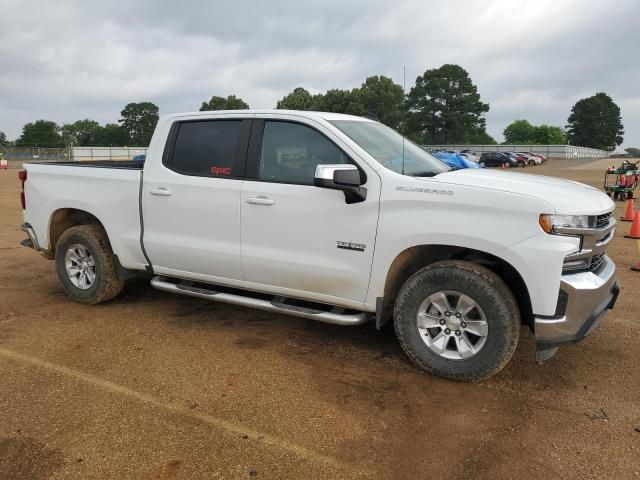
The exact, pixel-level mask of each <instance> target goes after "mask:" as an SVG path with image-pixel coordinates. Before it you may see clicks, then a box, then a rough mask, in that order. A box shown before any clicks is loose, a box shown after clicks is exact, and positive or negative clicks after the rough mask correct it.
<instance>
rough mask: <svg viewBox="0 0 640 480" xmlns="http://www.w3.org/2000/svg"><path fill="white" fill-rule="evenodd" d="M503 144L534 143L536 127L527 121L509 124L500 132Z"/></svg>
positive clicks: (516, 121)
mask: <svg viewBox="0 0 640 480" xmlns="http://www.w3.org/2000/svg"><path fill="white" fill-rule="evenodd" d="M502 134H503V135H504V143H511V144H516V143H536V142H535V140H534V139H535V137H536V127H534V126H533V125H531V124H530V123H529V122H528V121H527V120H515V121H514V122H511V123H510V124H509V125H507V127H506V128H505V129H504V131H503V132H502Z"/></svg>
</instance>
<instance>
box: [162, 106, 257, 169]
mask: <svg viewBox="0 0 640 480" xmlns="http://www.w3.org/2000/svg"><path fill="white" fill-rule="evenodd" d="M224 121H227V122H228V121H239V122H241V123H242V125H241V127H240V135H239V137H238V145H237V147H236V158H235V159H234V161H233V167H232V171H233V172H234V173H235V174H234V175H198V174H195V173H185V172H180V171H178V170H176V169H175V168H173V165H172V164H173V154H174V151H175V148H176V140H177V138H178V132H179V131H180V126H181V125H182V124H183V123H199V122H224ZM253 121H254V120H253V118H252V117H217V118H194V119H188V120H176V121H175V122H173V124H172V125H171V129H170V130H169V135H168V136H167V141H166V143H165V147H164V151H163V153H162V165H163V166H164V167H165V168H167V169H169V170H171V171H172V172H174V173H176V174H178V175H184V176H186V177H199V178H221V179H225V180H244V179H245V178H246V177H245V171H246V168H247V153H248V150H249V137H250V135H251V130H252V124H253Z"/></svg>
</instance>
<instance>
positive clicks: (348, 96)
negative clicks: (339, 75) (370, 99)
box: [312, 88, 364, 115]
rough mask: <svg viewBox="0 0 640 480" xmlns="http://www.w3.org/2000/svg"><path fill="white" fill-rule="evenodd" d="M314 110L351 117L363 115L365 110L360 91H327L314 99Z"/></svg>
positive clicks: (355, 89)
mask: <svg viewBox="0 0 640 480" xmlns="http://www.w3.org/2000/svg"><path fill="white" fill-rule="evenodd" d="M312 105H313V109H314V110H318V111H321V112H333V113H347V114H349V115H363V113H364V109H363V106H362V102H361V101H360V91H359V90H358V89H357V88H354V89H353V90H339V89H333V90H327V92H326V93H325V94H323V95H316V96H314V97H313V103H312Z"/></svg>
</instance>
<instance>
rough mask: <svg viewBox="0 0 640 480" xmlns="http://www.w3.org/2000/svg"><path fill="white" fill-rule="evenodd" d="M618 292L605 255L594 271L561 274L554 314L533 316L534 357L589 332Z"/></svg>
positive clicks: (613, 270)
mask: <svg viewBox="0 0 640 480" xmlns="http://www.w3.org/2000/svg"><path fill="white" fill-rule="evenodd" d="M619 292H620V287H619V286H618V282H617V281H616V266H615V264H614V263H613V262H612V261H611V259H610V258H609V257H607V256H605V257H604V261H603V262H602V265H601V266H600V267H599V268H598V271H597V272H581V273H573V274H569V275H563V276H562V279H561V282H560V295H559V297H558V308H557V309H556V314H555V315H553V316H550V317H547V316H542V315H537V316H535V326H534V329H535V330H534V331H535V335H536V350H537V356H538V359H540V360H544V359H547V358H550V357H552V356H553V354H555V352H556V350H557V349H558V347H559V346H561V345H565V344H568V343H575V342H578V341H580V340H582V339H583V338H584V337H586V336H587V335H589V334H590V333H591V332H592V331H593V330H594V329H595V328H596V326H597V325H598V323H599V322H600V320H602V317H603V316H604V314H605V313H606V312H607V310H609V309H611V308H613V306H614V305H615V303H616V300H617V298H618V293H619Z"/></svg>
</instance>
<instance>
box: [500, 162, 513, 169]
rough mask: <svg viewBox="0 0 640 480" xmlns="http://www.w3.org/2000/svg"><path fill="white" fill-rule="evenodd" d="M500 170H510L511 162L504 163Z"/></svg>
mask: <svg viewBox="0 0 640 480" xmlns="http://www.w3.org/2000/svg"><path fill="white" fill-rule="evenodd" d="M502 168H511V162H504V163H503V164H502Z"/></svg>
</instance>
